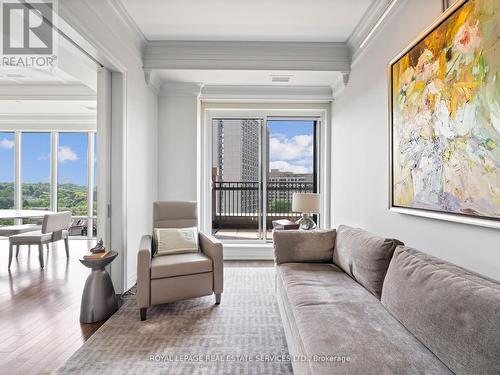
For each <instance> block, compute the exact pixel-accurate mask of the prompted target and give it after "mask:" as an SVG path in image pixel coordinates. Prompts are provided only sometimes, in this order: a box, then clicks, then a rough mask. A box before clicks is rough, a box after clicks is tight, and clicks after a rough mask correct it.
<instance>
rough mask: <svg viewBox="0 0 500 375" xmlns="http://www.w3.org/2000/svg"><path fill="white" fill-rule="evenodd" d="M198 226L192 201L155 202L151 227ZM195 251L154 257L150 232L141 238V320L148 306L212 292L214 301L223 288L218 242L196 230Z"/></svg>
mask: <svg viewBox="0 0 500 375" xmlns="http://www.w3.org/2000/svg"><path fill="white" fill-rule="evenodd" d="M197 225H198V218H197V204H196V202H177V201H172V202H155V203H154V204H153V228H189V227H196V226H197ZM198 236H199V241H198V242H199V246H200V249H199V250H200V251H198V252H197V253H185V254H171V255H162V256H154V254H155V250H156V249H155V246H156V245H155V242H154V240H153V238H152V236H151V235H145V236H143V237H142V240H141V243H140V248H139V253H138V254H137V295H136V296H137V305H138V307H139V309H140V316H141V320H145V319H146V313H147V309H148V307H150V306H153V305H158V304H162V303H168V302H174V301H178V300H183V299H188V298H194V297H202V296H208V295H210V294H212V293H215V303H216V304H219V303H220V301H221V294H222V291H223V277H224V276H223V270H224V265H223V254H222V251H223V250H222V243H221V242H219V241H217V240H216V239H215V238H213V237H212V236H210V235H208V234H205V233H201V232H199V234H198Z"/></svg>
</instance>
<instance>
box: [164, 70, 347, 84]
mask: <svg viewBox="0 0 500 375" xmlns="http://www.w3.org/2000/svg"><path fill="white" fill-rule="evenodd" d="M157 72H158V75H159V78H161V80H162V81H164V82H190V83H203V84H205V85H277V86H280V85H283V84H284V83H283V82H277V83H273V82H272V81H271V77H273V76H278V77H289V78H290V81H289V82H288V83H285V84H290V85H294V86H324V85H329V84H331V83H333V82H334V81H335V79H336V78H337V76H338V75H339V73H338V72H318V71H288V70H287V71H279V70H275V71H268V70H184V69H171V70H158V71H157Z"/></svg>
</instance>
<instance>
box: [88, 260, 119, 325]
mask: <svg viewBox="0 0 500 375" xmlns="http://www.w3.org/2000/svg"><path fill="white" fill-rule="evenodd" d="M96 256H100V254H96ZM117 256H118V253H117V252H116V251H109V252H108V254H107V255H106V256H104V257H103V258H95V259H80V262H81V263H82V264H83V265H84V266H86V267H88V268H91V269H92V272H90V275H89V276H88V277H87V281H85V287H84V288H83V294H82V305H81V307H80V322H81V323H95V322H99V321H101V320H104V319H106V318H108V317H110V316H111V315H113V314H114V313H115V312H116V310H118V299H117V297H116V293H115V288H113V283H112V282H111V277H109V273H108V272H107V271H106V269H105V268H104V267H106V266H107V265H108V264H110V263H111V262H112V261H113V260H114V259H115V258H116V257H117Z"/></svg>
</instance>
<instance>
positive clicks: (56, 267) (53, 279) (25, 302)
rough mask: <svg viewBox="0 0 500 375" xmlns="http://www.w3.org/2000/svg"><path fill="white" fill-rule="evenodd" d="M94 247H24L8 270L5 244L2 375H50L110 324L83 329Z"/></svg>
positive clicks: (0, 275)
mask: <svg viewBox="0 0 500 375" xmlns="http://www.w3.org/2000/svg"><path fill="white" fill-rule="evenodd" d="M93 245H94V242H93V241H86V240H71V241H70V258H69V259H66V254H65V252H64V244H63V242H62V241H60V242H58V243H55V244H52V245H51V248H50V250H49V251H47V250H44V256H45V269H44V270H41V269H40V266H39V263H38V249H37V248H36V247H35V246H33V247H32V249H31V250H28V247H27V246H23V247H21V249H20V252H19V258H18V259H15V258H14V260H13V261H12V266H11V269H10V272H9V271H8V269H7V261H8V241H7V240H4V239H0V374H1V375H3V374H9V375H24V374H37V375H44V374H50V373H52V371H54V370H55V369H56V368H58V367H59V366H60V365H62V364H63V363H64V362H65V361H66V360H67V359H68V358H69V357H70V356H71V355H72V354H73V353H74V352H75V351H76V350H77V349H78V348H79V347H80V346H82V344H83V343H84V342H85V340H87V339H88V338H89V337H90V336H91V335H92V334H93V333H94V332H95V331H97V329H98V328H99V327H100V326H101V325H102V324H103V323H104V322H100V323H95V324H81V323H80V322H79V317H80V298H81V294H82V291H83V286H84V284H85V280H86V278H87V275H88V273H89V269H88V268H86V267H84V266H83V265H82V264H80V262H79V261H78V258H81V257H82V255H83V254H84V253H86V252H87V249H88V248H90V247H92V246H93ZM224 263H225V264H224V265H225V267H272V266H273V265H274V263H273V262H272V261H226V262H224Z"/></svg>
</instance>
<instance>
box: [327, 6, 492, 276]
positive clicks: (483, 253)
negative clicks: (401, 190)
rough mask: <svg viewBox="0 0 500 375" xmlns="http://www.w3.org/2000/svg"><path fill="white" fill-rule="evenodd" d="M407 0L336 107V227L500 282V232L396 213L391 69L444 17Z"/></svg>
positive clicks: (358, 63)
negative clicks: (391, 181)
mask: <svg viewBox="0 0 500 375" xmlns="http://www.w3.org/2000/svg"><path fill="white" fill-rule="evenodd" d="M440 11H441V1H440V0H420V1H413V0H403V1H402V2H401V5H399V6H398V7H397V9H396V12H395V13H394V14H393V15H392V16H391V17H390V18H389V20H388V22H387V23H386V24H385V25H384V26H383V27H382V28H381V29H380V30H379V31H378V32H377V34H376V35H375V37H374V38H373V39H372V41H371V43H369V44H368V45H367V46H365V51H364V52H363V53H362V54H361V55H360V56H359V58H358V59H357V60H356V61H355V62H354V64H353V67H352V73H351V76H350V79H349V83H348V85H347V88H346V89H345V90H344V91H343V92H342V93H341V94H340V96H339V97H338V99H337V100H336V101H335V102H334V104H333V106H332V124H333V125H332V126H333V133H332V137H333V155H332V159H333V211H332V212H333V218H332V219H333V223H334V225H335V226H337V225H339V224H348V225H353V226H359V227H363V228H365V229H367V230H370V231H373V232H375V233H378V234H381V235H384V236H391V237H396V238H398V239H400V240H402V241H404V242H405V243H406V244H407V245H409V246H413V247H415V248H417V249H419V250H422V251H425V252H428V253H430V254H433V255H435V256H438V257H440V258H442V259H446V260H448V261H451V262H454V263H456V264H458V265H460V266H462V267H465V268H468V269H471V270H474V271H476V272H479V273H482V274H484V275H487V276H490V277H492V278H495V279H498V280H500V231H499V230H496V229H487V228H482V227H477V226H471V225H465V224H457V223H452V222H446V221H439V220H432V219H427V218H420V217H415V216H409V215H403V214H397V213H393V212H389V210H388V208H387V207H388V165H387V154H388V151H387V150H388V134H387V129H388V125H387V123H388V118H387V104H388V103H387V100H388V97H387V70H386V69H387V63H388V62H389V61H391V60H392V58H393V57H394V56H396V55H397V54H398V53H399V52H400V51H401V50H403V49H404V48H405V47H406V46H407V45H408V44H409V43H410V42H411V41H412V40H414V39H415V38H416V37H417V36H418V35H419V34H420V33H421V32H422V31H423V30H424V29H425V28H426V27H427V26H429V25H430V24H431V23H432V22H433V20H434V19H435V18H436V17H437V16H438V15H439V14H440Z"/></svg>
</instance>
